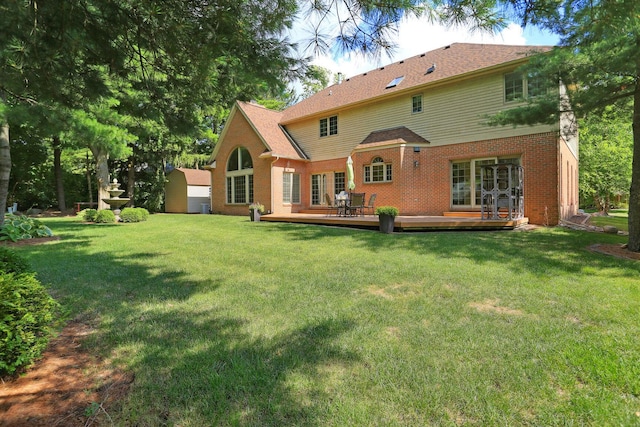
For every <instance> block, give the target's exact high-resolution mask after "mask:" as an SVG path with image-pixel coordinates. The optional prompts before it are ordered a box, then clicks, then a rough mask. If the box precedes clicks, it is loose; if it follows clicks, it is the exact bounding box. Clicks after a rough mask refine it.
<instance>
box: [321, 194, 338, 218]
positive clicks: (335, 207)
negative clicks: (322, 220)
mask: <svg viewBox="0 0 640 427" xmlns="http://www.w3.org/2000/svg"><path fill="white" fill-rule="evenodd" d="M324 200H325V201H326V202H327V209H328V213H327V216H331V213H332V212H333V211H335V213H336V215H337V214H338V205H336V204H335V203H333V200H332V199H331V196H329V193H324Z"/></svg>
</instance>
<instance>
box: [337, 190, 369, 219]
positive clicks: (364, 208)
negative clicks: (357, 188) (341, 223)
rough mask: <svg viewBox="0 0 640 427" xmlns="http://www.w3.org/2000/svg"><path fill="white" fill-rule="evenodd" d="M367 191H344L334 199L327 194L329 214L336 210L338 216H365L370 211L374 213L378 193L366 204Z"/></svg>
mask: <svg viewBox="0 0 640 427" xmlns="http://www.w3.org/2000/svg"><path fill="white" fill-rule="evenodd" d="M365 200H366V199H365V193H347V192H346V191H342V192H340V193H339V194H336V195H335V198H334V199H333V200H332V199H331V196H329V194H328V193H327V194H325V201H326V203H327V207H328V208H329V213H328V215H331V214H332V213H334V212H335V214H336V215H338V216H345V217H346V216H358V215H360V216H364V215H365V214H366V213H367V212H368V211H370V212H371V214H372V215H373V212H374V203H375V201H376V194H372V195H371V197H369V202H368V203H367V204H365Z"/></svg>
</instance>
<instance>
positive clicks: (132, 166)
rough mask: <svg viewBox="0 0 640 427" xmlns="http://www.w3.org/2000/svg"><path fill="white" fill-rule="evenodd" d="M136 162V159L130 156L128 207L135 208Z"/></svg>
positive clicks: (128, 166) (128, 165) (128, 164)
mask: <svg viewBox="0 0 640 427" xmlns="http://www.w3.org/2000/svg"><path fill="white" fill-rule="evenodd" d="M135 166H136V161H135V157H134V156H133V155H132V156H129V160H128V161H127V197H128V198H129V203H127V206H133V205H134V202H133V190H134V188H135V186H136V167H135Z"/></svg>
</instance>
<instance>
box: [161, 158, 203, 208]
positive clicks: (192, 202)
mask: <svg viewBox="0 0 640 427" xmlns="http://www.w3.org/2000/svg"><path fill="white" fill-rule="evenodd" d="M164 190H165V212H168V213H209V206H210V204H211V202H210V197H211V174H210V173H209V172H208V171H205V170H199V169H185V168H176V169H174V170H172V171H171V172H169V174H168V175H167V182H166V184H165V187H164Z"/></svg>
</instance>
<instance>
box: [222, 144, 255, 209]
mask: <svg viewBox="0 0 640 427" xmlns="http://www.w3.org/2000/svg"><path fill="white" fill-rule="evenodd" d="M226 176H227V203H231V204H246V203H253V161H252V160H251V155H250V154H249V150H247V149H246V148H244V147H238V148H236V149H235V150H233V151H232V152H231V154H230V155H229V159H228V160H227V174H226Z"/></svg>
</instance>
